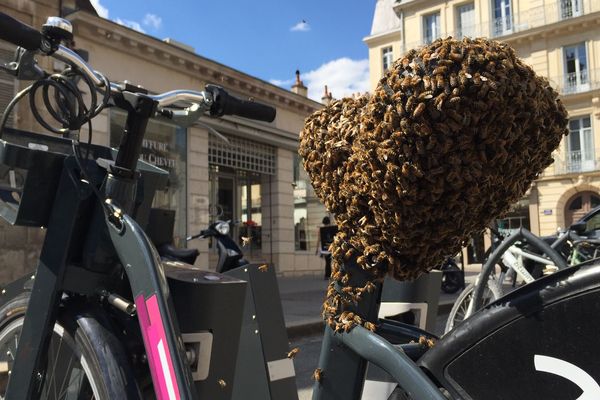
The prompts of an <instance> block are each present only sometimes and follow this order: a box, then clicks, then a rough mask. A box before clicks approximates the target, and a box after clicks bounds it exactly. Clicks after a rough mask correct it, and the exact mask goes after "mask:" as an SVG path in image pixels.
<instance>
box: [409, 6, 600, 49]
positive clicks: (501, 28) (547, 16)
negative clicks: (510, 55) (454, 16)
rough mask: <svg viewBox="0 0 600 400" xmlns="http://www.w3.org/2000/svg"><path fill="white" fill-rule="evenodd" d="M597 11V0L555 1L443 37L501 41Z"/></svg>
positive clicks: (413, 44) (416, 45)
mask: <svg viewBox="0 0 600 400" xmlns="http://www.w3.org/2000/svg"><path fill="white" fill-rule="evenodd" d="M598 11H600V1H598V0H555V2H554V3H552V4H547V5H544V6H539V7H534V8H531V9H529V10H527V11H524V12H521V13H511V14H510V15H507V16H505V17H502V18H497V19H494V20H492V21H487V22H482V23H476V24H472V25H469V26H463V27H457V29H456V30H455V31H454V32H452V31H447V32H445V33H443V34H441V35H440V37H447V36H453V37H455V38H457V39H460V38H462V37H463V36H470V37H479V36H482V37H495V38H498V37H502V36H506V35H510V34H513V33H517V32H522V31H526V30H528V29H532V28H536V27H540V26H544V25H548V24H552V23H555V22H559V21H562V20H567V19H570V18H575V17H578V16H581V15H586V14H590V13H593V12H598ZM424 43H425V41H424V38H421V40H419V41H416V42H411V43H406V44H405V48H404V50H405V51H407V50H410V49H412V48H415V47H419V46H421V45H423V44H424Z"/></svg>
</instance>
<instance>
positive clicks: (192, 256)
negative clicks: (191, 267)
mask: <svg viewBox="0 0 600 400" xmlns="http://www.w3.org/2000/svg"><path fill="white" fill-rule="evenodd" d="M158 254H160V255H161V257H165V258H167V259H168V260H174V261H183V262H185V263H188V264H193V263H194V261H196V257H198V255H199V254H200V252H199V251H198V249H180V248H178V247H175V246H173V245H172V244H163V245H162V246H160V247H159V248H158Z"/></svg>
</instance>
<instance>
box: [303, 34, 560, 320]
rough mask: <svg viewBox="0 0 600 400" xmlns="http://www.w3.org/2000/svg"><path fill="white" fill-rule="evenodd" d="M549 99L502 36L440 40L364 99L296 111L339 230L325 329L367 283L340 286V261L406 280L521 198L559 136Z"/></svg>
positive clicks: (399, 65) (313, 175)
mask: <svg viewBox="0 0 600 400" xmlns="http://www.w3.org/2000/svg"><path fill="white" fill-rule="evenodd" d="M557 96H558V94H557V93H556V91H555V90H554V89H552V88H551V87H550V85H549V83H548V81H547V80H546V79H545V78H542V77H539V76H536V75H535V73H534V71H533V70H532V69H531V68H530V67H529V66H527V65H525V64H524V63H523V62H522V61H521V60H519V59H518V58H517V57H516V55H515V52H514V50H513V49H512V48H510V47H509V46H508V45H507V44H505V43H501V42H497V41H492V40H487V39H482V38H478V39H469V38H465V39H463V40H461V41H458V40H453V39H452V38H447V39H439V40H437V41H435V42H433V43H431V44H429V45H427V46H425V47H422V48H420V49H417V50H411V51H409V52H408V53H407V54H406V55H405V56H404V57H403V58H402V59H400V60H397V61H396V62H395V63H394V64H393V66H392V68H391V69H390V70H389V71H388V72H387V73H386V74H385V76H384V77H383V78H382V79H381V80H380V82H379V84H378V86H377V88H376V90H375V92H374V93H373V94H372V95H371V96H370V97H368V96H363V97H359V98H356V99H350V98H345V99H342V100H339V101H335V102H333V103H331V104H330V105H329V106H327V107H325V108H324V109H322V110H320V111H317V112H315V113H314V114H312V115H311V116H309V117H308V118H307V120H306V123H305V127H304V129H303V131H302V132H301V141H300V149H299V154H300V155H301V156H302V157H303V160H304V168H305V169H306V171H307V173H308V175H309V176H310V179H311V181H312V185H313V187H314V189H315V193H316V194H317V196H318V197H319V198H320V199H321V201H322V202H323V203H324V204H325V206H326V207H327V209H328V210H329V211H330V212H332V213H334V214H335V215H336V221H337V223H338V228H339V231H338V234H337V235H336V237H335V240H334V243H333V244H332V246H331V250H332V266H333V271H334V273H333V275H332V277H333V280H334V281H338V282H340V283H341V284H342V286H345V287H344V290H343V292H342V293H338V292H337V291H336V290H334V288H333V281H332V283H331V286H330V290H329V291H328V294H327V298H326V300H325V304H324V308H323V316H324V318H325V319H326V320H327V321H328V323H329V324H330V325H331V326H332V328H337V330H338V331H340V330H347V329H348V324H349V323H350V324H352V323H354V322H349V321H347V318H344V321H343V322H342V321H341V319H340V316H341V315H342V313H343V312H344V311H347V310H349V309H351V308H348V306H350V305H351V304H352V303H356V302H357V301H359V300H360V297H361V294H362V293H363V291H364V290H367V287H351V286H348V284H347V283H348V277H347V274H346V273H345V272H343V269H341V266H342V265H343V263H344V261H347V260H349V259H350V258H354V257H357V258H356V261H357V263H358V264H359V265H360V267H361V268H363V269H364V270H367V271H369V272H371V273H372V281H373V282H376V281H380V280H382V279H383V278H384V277H385V275H386V274H388V273H389V274H391V275H392V276H393V277H395V278H396V279H399V280H414V279H416V278H417V277H418V276H419V275H420V274H421V273H423V272H427V271H429V270H430V269H431V268H432V267H434V266H436V265H438V264H440V263H441V262H442V261H443V259H444V257H445V256H446V255H448V254H454V253H456V252H458V251H459V250H460V248H461V246H462V244H463V243H464V242H465V241H466V239H467V238H468V237H469V236H470V235H471V234H473V233H475V232H477V231H481V230H482V229H483V228H484V227H485V226H486V225H487V224H488V223H489V222H490V221H491V220H492V219H493V218H494V217H496V216H498V215H500V214H502V213H503V212H506V211H507V210H508V208H509V206H510V205H511V204H512V203H514V202H515V201H517V200H519V199H520V198H521V197H522V196H523V195H524V194H525V192H526V190H527V188H528V187H529V185H530V184H531V182H532V181H533V180H534V179H536V178H537V177H538V175H539V174H540V173H541V172H542V171H543V170H544V169H545V168H546V167H548V166H549V165H550V164H551V163H552V161H553V160H552V157H551V153H552V151H553V150H554V149H556V148H557V147H558V145H559V143H560V141H561V138H562V136H563V135H565V134H566V133H567V132H568V131H567V128H566V126H567V113H566V110H565V108H564V107H563V105H562V104H561V102H560V100H559V99H558V98H557ZM367 286H368V285H367ZM344 316H345V317H346V316H347V314H344ZM361 322H362V321H361ZM365 322H366V321H365ZM361 325H364V322H363V323H361Z"/></svg>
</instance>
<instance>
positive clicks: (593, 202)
mask: <svg viewBox="0 0 600 400" xmlns="http://www.w3.org/2000/svg"><path fill="white" fill-rule="evenodd" d="M599 205H600V194H598V193H596V192H590V191H588V192H579V193H577V194H576V195H575V196H573V197H571V198H570V199H569V201H567V205H566V207H565V227H569V226H571V225H573V223H575V222H577V221H578V220H579V219H580V218H581V217H583V216H584V215H585V214H587V213H588V212H589V211H590V210H591V209H592V208H594V207H597V206H599Z"/></svg>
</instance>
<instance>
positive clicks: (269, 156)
mask: <svg viewBox="0 0 600 400" xmlns="http://www.w3.org/2000/svg"><path fill="white" fill-rule="evenodd" d="M227 139H229V144H227V143H225V142H223V141H222V140H219V139H217V138H215V137H214V136H213V135H210V136H209V139H208V162H209V163H210V164H212V165H220V166H223V167H230V168H235V169H238V170H244V171H251V172H257V173H259V174H268V175H275V168H276V161H275V160H276V152H275V147H273V146H269V145H267V144H262V143H257V142H253V141H251V140H246V139H240V138H235V137H231V136H228V137H227Z"/></svg>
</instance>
